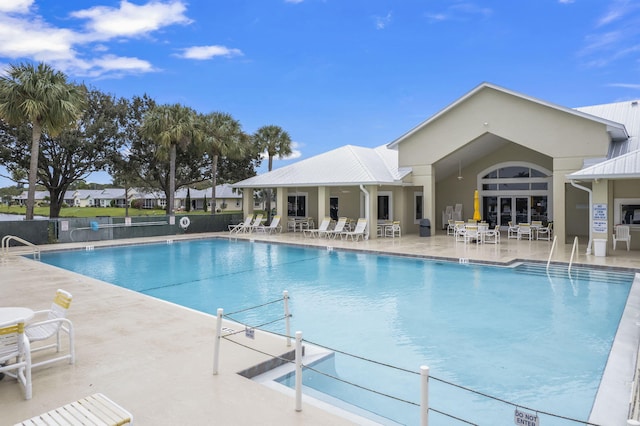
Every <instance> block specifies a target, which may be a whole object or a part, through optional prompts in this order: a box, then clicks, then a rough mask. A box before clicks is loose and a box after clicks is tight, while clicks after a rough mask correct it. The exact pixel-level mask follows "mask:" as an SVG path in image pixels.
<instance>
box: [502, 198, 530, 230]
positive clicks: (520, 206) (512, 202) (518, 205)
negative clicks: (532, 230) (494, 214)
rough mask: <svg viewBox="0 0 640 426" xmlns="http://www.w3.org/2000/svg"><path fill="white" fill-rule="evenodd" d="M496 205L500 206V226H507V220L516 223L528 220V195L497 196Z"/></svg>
mask: <svg viewBox="0 0 640 426" xmlns="http://www.w3.org/2000/svg"><path fill="white" fill-rule="evenodd" d="M498 205H499V206H500V226H509V222H512V223H514V224H517V223H523V222H529V221H530V217H529V212H530V210H531V206H530V205H529V197H516V196H508V197H505V196H502V197H498Z"/></svg>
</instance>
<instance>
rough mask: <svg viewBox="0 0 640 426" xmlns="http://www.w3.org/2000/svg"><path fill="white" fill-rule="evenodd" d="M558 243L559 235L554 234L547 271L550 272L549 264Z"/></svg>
mask: <svg viewBox="0 0 640 426" xmlns="http://www.w3.org/2000/svg"><path fill="white" fill-rule="evenodd" d="M557 243H558V236H557V235H554V236H553V243H552V244H551V250H550V251H549V259H548V260H547V272H549V265H550V264H551V257H552V256H553V251H554V250H555V249H556V245H557Z"/></svg>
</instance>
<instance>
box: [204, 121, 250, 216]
mask: <svg viewBox="0 0 640 426" xmlns="http://www.w3.org/2000/svg"><path fill="white" fill-rule="evenodd" d="M200 125H201V128H202V133H203V139H202V144H203V148H204V150H205V152H206V153H207V155H208V156H209V158H210V161H211V187H212V190H211V205H212V206H215V205H216V186H217V184H218V161H219V158H220V157H221V156H224V157H229V158H242V156H244V155H245V153H247V152H248V150H249V144H248V143H246V138H245V137H243V135H244V133H243V132H242V127H241V126H240V122H238V121H237V120H235V119H234V118H233V117H232V116H231V115H229V114H226V113H222V112H214V113H211V114H207V115H203V116H200ZM211 214H212V215H213V214H216V209H215V208H212V209H211Z"/></svg>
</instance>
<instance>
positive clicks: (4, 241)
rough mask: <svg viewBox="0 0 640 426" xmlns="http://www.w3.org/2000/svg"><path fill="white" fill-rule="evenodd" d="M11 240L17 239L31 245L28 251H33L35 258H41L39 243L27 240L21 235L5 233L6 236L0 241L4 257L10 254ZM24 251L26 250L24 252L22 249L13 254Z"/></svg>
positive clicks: (0, 249)
mask: <svg viewBox="0 0 640 426" xmlns="http://www.w3.org/2000/svg"><path fill="white" fill-rule="evenodd" d="M11 241H16V242H18V243H22V244H24V245H25V246H27V247H29V248H30V250H28V251H27V253H33V258H34V259H35V260H40V248H39V247H38V246H37V245H35V244H33V243H31V242H29V241H27V240H25V239H22V238H20V237H16V236H15V235H5V236H4V237H2V241H1V242H0V254H1V255H2V256H3V257H6V256H8V255H9V243H10V242H11ZM23 253H24V252H22V251H18V252H12V254H23Z"/></svg>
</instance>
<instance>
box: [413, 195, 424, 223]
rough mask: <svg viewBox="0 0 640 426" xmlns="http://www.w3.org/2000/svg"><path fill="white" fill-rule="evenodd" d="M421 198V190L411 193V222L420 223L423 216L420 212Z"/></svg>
mask: <svg viewBox="0 0 640 426" xmlns="http://www.w3.org/2000/svg"><path fill="white" fill-rule="evenodd" d="M422 200H423V194H422V192H414V193H413V223H420V219H422V218H423V217H424V216H423V213H422Z"/></svg>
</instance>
